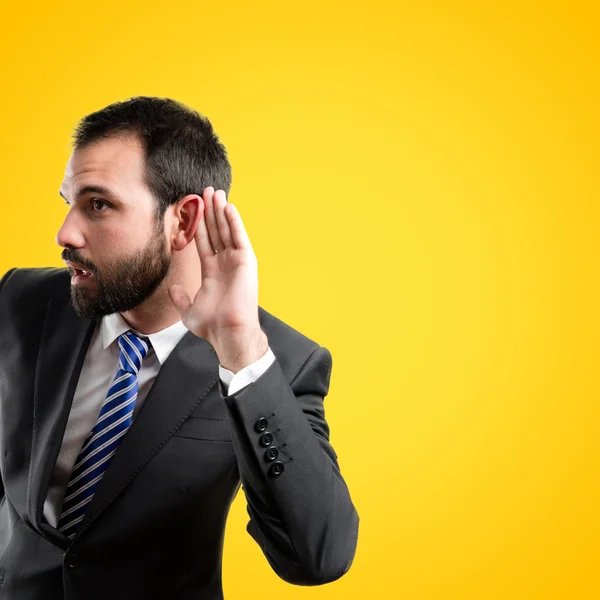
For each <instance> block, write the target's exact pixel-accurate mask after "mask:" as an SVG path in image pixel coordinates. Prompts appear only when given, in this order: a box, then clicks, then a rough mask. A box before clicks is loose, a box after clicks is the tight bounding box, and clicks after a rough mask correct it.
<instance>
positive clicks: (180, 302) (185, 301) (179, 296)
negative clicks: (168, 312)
mask: <svg viewBox="0 0 600 600" xmlns="http://www.w3.org/2000/svg"><path fill="white" fill-rule="evenodd" d="M168 292H169V297H170V298H171V302H172V303H173V306H175V308H176V309H177V312H178V313H179V314H180V315H181V316H182V317H183V315H184V314H185V313H186V312H187V311H188V309H189V308H190V306H191V304H192V301H191V300H190V297H189V296H188V295H187V293H186V291H185V290H184V289H183V287H182V286H181V285H179V284H177V283H176V284H174V285H172V286H171V287H169V289H168Z"/></svg>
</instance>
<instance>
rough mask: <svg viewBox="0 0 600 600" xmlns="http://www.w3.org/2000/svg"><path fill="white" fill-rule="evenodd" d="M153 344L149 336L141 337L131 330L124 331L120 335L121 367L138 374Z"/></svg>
mask: <svg viewBox="0 0 600 600" xmlns="http://www.w3.org/2000/svg"><path fill="white" fill-rule="evenodd" d="M151 345H152V344H151V343H150V340H149V339H148V338H141V337H139V336H138V335H135V333H133V332H132V331H131V330H129V331H126V332H125V333H122V334H121V335H120V336H119V348H120V349H121V354H120V356H119V363H120V366H121V369H123V371H127V372H128V373H133V374H134V375H137V374H138V371H139V370H140V368H141V367H142V361H143V360H144V357H145V356H146V354H147V353H148V350H149V349H150V346H151Z"/></svg>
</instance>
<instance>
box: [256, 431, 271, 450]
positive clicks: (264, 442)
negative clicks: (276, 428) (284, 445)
mask: <svg viewBox="0 0 600 600" xmlns="http://www.w3.org/2000/svg"><path fill="white" fill-rule="evenodd" d="M258 443H259V444H260V445H261V446H264V447H265V448H266V447H267V446H270V445H271V444H272V443H273V434H272V433H271V432H270V431H265V432H264V433H263V434H262V435H261V436H260V438H259V440H258Z"/></svg>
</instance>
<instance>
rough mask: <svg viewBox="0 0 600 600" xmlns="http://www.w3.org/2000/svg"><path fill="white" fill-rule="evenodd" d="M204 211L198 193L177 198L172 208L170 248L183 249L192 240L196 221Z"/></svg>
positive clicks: (196, 225) (197, 221) (202, 201)
mask: <svg viewBox="0 0 600 600" xmlns="http://www.w3.org/2000/svg"><path fill="white" fill-rule="evenodd" d="M203 213H204V200H202V197H201V196H199V195H198V194H188V195H187V196H184V197H183V198H181V200H178V201H177V203H176V204H175V205H174V208H173V224H172V228H171V248H172V249H173V250H183V249H184V248H185V247H186V246H187V245H188V244H189V243H190V242H191V241H193V239H194V236H195V235H196V230H197V229H198V223H199V222H200V219H201V218H202V215H203Z"/></svg>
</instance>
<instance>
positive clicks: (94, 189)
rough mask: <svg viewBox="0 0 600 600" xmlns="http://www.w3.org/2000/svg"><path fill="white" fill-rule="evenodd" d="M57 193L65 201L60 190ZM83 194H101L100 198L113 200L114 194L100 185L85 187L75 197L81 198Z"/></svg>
mask: <svg viewBox="0 0 600 600" xmlns="http://www.w3.org/2000/svg"><path fill="white" fill-rule="evenodd" d="M58 193H59V195H60V196H61V197H62V198H64V199H65V200H66V198H65V196H64V194H63V193H62V190H58ZM84 194H101V195H102V196H109V197H111V198H114V194H113V193H112V192H111V191H110V190H109V189H108V188H106V187H104V186H102V185H85V186H83V187H82V188H81V189H80V190H79V191H78V192H77V194H76V196H83V195H84Z"/></svg>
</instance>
